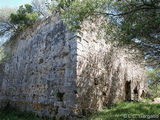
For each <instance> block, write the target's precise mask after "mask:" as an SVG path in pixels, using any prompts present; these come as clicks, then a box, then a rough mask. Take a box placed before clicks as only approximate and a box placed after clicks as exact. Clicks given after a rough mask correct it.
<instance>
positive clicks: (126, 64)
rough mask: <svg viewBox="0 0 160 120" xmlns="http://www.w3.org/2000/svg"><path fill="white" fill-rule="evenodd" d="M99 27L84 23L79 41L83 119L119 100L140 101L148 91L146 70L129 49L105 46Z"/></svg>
mask: <svg viewBox="0 0 160 120" xmlns="http://www.w3.org/2000/svg"><path fill="white" fill-rule="evenodd" d="M100 24H101V19H97V20H96V21H94V23H91V22H90V21H85V22H83V24H82V26H81V28H82V29H81V30H80V32H79V38H78V39H77V61H78V62H77V80H76V83H77V97H78V98H77V104H78V105H77V106H79V108H80V111H79V112H80V113H81V114H83V115H86V114H88V113H89V112H90V111H91V110H93V111H95V110H100V109H102V107H104V106H109V105H111V104H114V103H117V102H118V101H119V100H136V101H138V100H140V99H141V94H142V91H145V90H146V88H145V68H144V66H143V65H141V64H140V63H136V62H135V61H134V60H133V59H132V58H134V57H133V55H132V54H130V53H129V51H130V50H129V49H127V48H118V47H114V46H113V44H112V43H110V42H106V41H108V40H107V39H104V34H103V32H101V36H102V37H97V36H98V34H99V32H98V29H97V27H98V26H99V25H100ZM129 58H130V59H129ZM139 62H140V61H139ZM127 83H128V84H129V85H128V86H127Z"/></svg>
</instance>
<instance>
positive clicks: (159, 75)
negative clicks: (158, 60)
mask: <svg viewBox="0 0 160 120" xmlns="http://www.w3.org/2000/svg"><path fill="white" fill-rule="evenodd" d="M147 74H148V79H149V80H150V83H149V94H150V96H151V97H152V98H155V97H160V69H152V70H150V71H148V72H147Z"/></svg>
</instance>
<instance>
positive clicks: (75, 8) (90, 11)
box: [61, 0, 106, 30]
mask: <svg viewBox="0 0 160 120" xmlns="http://www.w3.org/2000/svg"><path fill="white" fill-rule="evenodd" d="M105 2H106V0H84V1H81V0H74V1H72V2H70V4H69V5H68V4H66V3H65V4H66V6H69V7H68V8H67V9H65V10H64V9H61V13H62V18H63V20H64V21H65V23H66V24H67V26H68V28H69V29H71V30H76V29H78V28H79V27H80V23H82V22H83V20H84V19H87V18H89V17H90V16H92V17H90V18H91V19H94V18H96V10H98V11H105V6H104V4H105ZM63 4H64V3H63Z"/></svg>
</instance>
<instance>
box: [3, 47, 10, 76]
mask: <svg viewBox="0 0 160 120" xmlns="http://www.w3.org/2000/svg"><path fill="white" fill-rule="evenodd" d="M11 55H12V52H11V51H10V50H7V51H4V47H1V48H0V72H2V73H3V72H4V67H5V66H4V65H5V63H6V61H8V60H10V58H11Z"/></svg>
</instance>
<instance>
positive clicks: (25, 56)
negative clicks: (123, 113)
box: [0, 17, 145, 119]
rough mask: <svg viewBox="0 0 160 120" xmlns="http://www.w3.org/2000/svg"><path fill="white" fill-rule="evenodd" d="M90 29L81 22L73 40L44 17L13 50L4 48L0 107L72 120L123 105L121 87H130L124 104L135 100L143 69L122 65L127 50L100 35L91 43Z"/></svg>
mask: <svg viewBox="0 0 160 120" xmlns="http://www.w3.org/2000/svg"><path fill="white" fill-rule="evenodd" d="M99 20H100V19H99ZM99 20H97V21H95V22H96V23H100V22H101V21H99ZM96 28H97V26H96V24H94V23H91V22H88V21H86V22H84V23H83V24H82V26H81V29H80V30H78V31H77V32H76V33H74V34H73V33H71V32H68V31H67V30H66V28H65V26H64V24H63V22H62V21H61V20H59V19H57V18H54V17H50V18H49V19H47V20H45V21H44V22H42V23H41V24H39V25H38V26H37V27H35V28H34V30H33V32H29V33H28V32H24V33H23V35H21V36H20V37H19V38H18V40H17V41H16V43H15V44H14V46H12V47H11V45H10V44H8V47H6V49H11V50H12V57H11V60H10V61H9V62H7V63H6V64H5V75H4V77H3V79H1V82H0V102H1V105H6V104H7V102H8V103H10V104H11V105H13V106H15V107H17V108H19V109H20V110H28V111H33V112H35V113H36V114H38V115H39V116H48V117H55V118H56V119H58V118H60V117H66V118H68V119H75V118H74V117H75V116H76V117H82V116H84V115H86V114H88V113H89V112H92V111H96V110H99V109H101V108H102V107H103V106H106V105H110V104H112V103H116V102H117V101H118V100H120V99H123V100H125V99H126V96H127V95H126V87H125V84H126V81H130V82H131V83H130V90H129V91H130V92H129V95H130V99H132V100H138V99H139V98H140V96H141V93H142V90H144V89H145V88H144V86H145V85H144V68H143V67H142V66H140V65H139V64H135V63H134V62H132V61H129V60H127V59H126V58H130V57H131V55H129V54H128V53H127V52H126V51H128V50H127V49H115V47H113V45H112V44H110V43H108V44H106V41H107V40H106V39H103V37H102V36H103V31H102V34H101V35H102V36H101V37H97V36H98V34H99V33H98V31H97V30H98V29H96ZM136 87H137V88H136ZM135 88H136V89H137V91H138V93H136V95H135V93H134V92H135ZM136 96H137V97H136Z"/></svg>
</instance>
